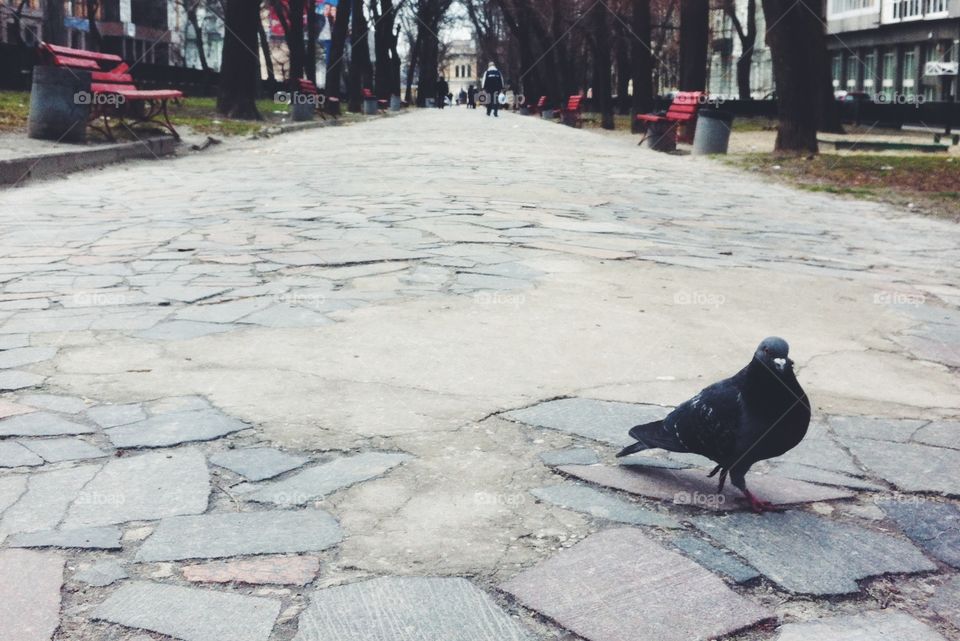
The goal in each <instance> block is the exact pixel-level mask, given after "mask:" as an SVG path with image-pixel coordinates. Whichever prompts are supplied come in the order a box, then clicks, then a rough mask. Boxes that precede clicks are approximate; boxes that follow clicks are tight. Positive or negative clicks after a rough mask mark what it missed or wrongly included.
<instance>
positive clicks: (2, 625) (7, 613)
mask: <svg viewBox="0 0 960 641" xmlns="http://www.w3.org/2000/svg"><path fill="white" fill-rule="evenodd" d="M63 566H64V559H63V556H61V555H60V554H56V553H52V552H34V551H31V550H2V551H0V577H3V580H2V581H0V639H3V641H49V640H50V639H51V638H52V636H53V633H54V631H55V630H56V629H57V626H59V625H60V588H61V586H62V585H63Z"/></svg>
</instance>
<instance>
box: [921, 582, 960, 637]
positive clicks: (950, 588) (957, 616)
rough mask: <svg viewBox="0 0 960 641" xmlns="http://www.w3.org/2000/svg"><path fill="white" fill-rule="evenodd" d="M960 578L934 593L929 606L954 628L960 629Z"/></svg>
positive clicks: (947, 583) (942, 586)
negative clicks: (959, 605)
mask: <svg viewBox="0 0 960 641" xmlns="http://www.w3.org/2000/svg"><path fill="white" fill-rule="evenodd" d="M957 604H960V576H955V577H953V578H952V579H950V580H949V581H947V582H946V583H944V584H943V585H941V586H940V587H938V588H937V589H936V591H935V592H934V593H933V598H931V599H930V602H929V603H928V605H929V606H930V608H931V609H932V610H933V611H934V612H936V613H937V614H939V615H940V616H942V617H943V618H944V619H946V620H947V621H949V622H950V623H951V624H953V627H955V628H960V607H957Z"/></svg>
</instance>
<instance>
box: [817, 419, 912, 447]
mask: <svg viewBox="0 0 960 641" xmlns="http://www.w3.org/2000/svg"><path fill="white" fill-rule="evenodd" d="M827 422H828V423H829V424H830V427H831V429H832V430H833V433H834V434H836V435H837V436H839V437H840V438H841V439H843V440H847V439H851V438H855V439H861V438H862V439H874V440H880V441H893V442H897V443H906V442H907V441H909V440H910V437H911V436H912V435H913V434H914V433H915V432H916V431H917V430H918V429H920V427H921V426H923V425H924V424H926V423H927V421H922V420H917V419H909V418H901V419H894V418H874V417H872V416H831V417H829V418H828V419H827Z"/></svg>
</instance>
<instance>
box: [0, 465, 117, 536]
mask: <svg viewBox="0 0 960 641" xmlns="http://www.w3.org/2000/svg"><path fill="white" fill-rule="evenodd" d="M99 470H100V466H99V465H79V466H77V467H71V468H66V469H62V470H53V471H51V472H37V473H35V474H33V475H31V476H30V477H29V479H28V480H27V486H26V488H25V491H24V492H23V493H22V495H21V496H20V497H19V498H18V500H17V501H16V503H14V504H13V505H11V506H10V507H8V508H7V509H6V510H5V511H4V512H3V518H2V519H0V539H2V538H4V537H6V536H7V535H10V534H19V533H20V532H38V531H41V530H50V529H53V528H55V527H57V525H58V524H59V523H60V521H61V520H62V519H63V515H64V514H65V513H66V511H67V508H68V507H69V505H70V502H71V501H72V500H73V498H74V497H75V496H77V493H78V492H79V491H80V490H81V489H82V488H83V487H84V486H85V485H86V484H87V483H89V482H90V480H91V479H92V478H93V477H94V476H95V475H96V474H97V472H98V471H99Z"/></svg>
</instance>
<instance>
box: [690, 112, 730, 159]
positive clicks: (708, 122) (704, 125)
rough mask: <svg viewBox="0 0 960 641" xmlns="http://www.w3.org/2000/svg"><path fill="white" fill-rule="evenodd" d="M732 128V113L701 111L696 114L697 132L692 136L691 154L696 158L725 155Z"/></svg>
mask: <svg viewBox="0 0 960 641" xmlns="http://www.w3.org/2000/svg"><path fill="white" fill-rule="evenodd" d="M732 126H733V114H732V113H729V112H727V111H719V110H717V109H701V110H700V111H699V113H697V130H696V132H695V133H694V135H693V153H694V154H695V155H698V156H699V155H706V154H725V153H727V147H728V146H729V144H730V129H731V127H732Z"/></svg>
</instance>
